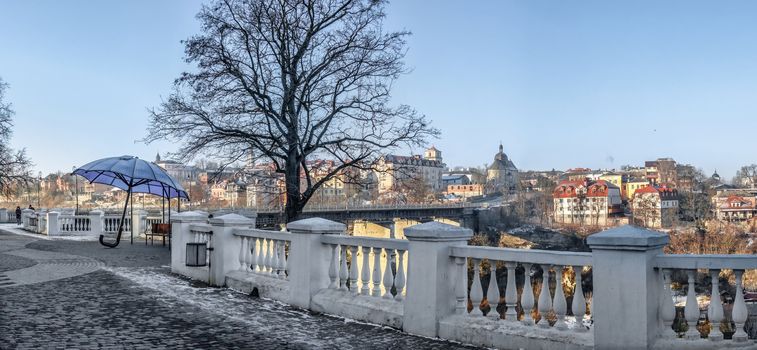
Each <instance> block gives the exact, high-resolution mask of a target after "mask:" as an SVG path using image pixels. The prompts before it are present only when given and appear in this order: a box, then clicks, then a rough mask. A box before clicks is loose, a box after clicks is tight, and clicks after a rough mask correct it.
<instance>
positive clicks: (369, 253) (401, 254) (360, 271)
mask: <svg viewBox="0 0 757 350" xmlns="http://www.w3.org/2000/svg"><path fill="white" fill-rule="evenodd" d="M321 243H323V244H325V245H327V246H329V248H330V251H331V258H330V260H329V266H328V276H329V281H330V283H329V288H331V289H341V290H344V291H349V292H350V293H352V294H360V295H367V296H373V297H381V298H385V299H394V300H397V301H401V300H403V299H404V296H405V294H406V292H407V291H406V290H405V285H406V277H405V276H406V275H407V266H406V263H405V262H406V261H407V259H408V254H407V251H408V241H406V240H399V239H385V238H368V237H354V236H344V235H323V236H322V237H321ZM382 271H383V272H382Z"/></svg>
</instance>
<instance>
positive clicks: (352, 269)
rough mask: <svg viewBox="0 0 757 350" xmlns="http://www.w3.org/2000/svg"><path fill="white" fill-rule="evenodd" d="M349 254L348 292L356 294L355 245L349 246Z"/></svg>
mask: <svg viewBox="0 0 757 350" xmlns="http://www.w3.org/2000/svg"><path fill="white" fill-rule="evenodd" d="M350 256H351V258H350V292H351V293H352V294H357V293H358V288H357V259H358V258H357V246H351V247H350Z"/></svg>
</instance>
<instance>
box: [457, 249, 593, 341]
mask: <svg viewBox="0 0 757 350" xmlns="http://www.w3.org/2000/svg"><path fill="white" fill-rule="evenodd" d="M450 256H451V257H453V258H454V261H455V266H456V268H455V269H456V273H455V276H457V277H456V280H457V281H459V282H458V283H457V284H456V288H455V298H456V304H455V305H456V307H455V310H456V313H457V314H458V315H470V316H471V317H474V318H475V317H479V318H482V319H483V318H488V319H491V320H493V321H494V322H499V321H500V320H502V319H503V318H504V321H505V322H512V324H515V323H520V324H522V325H524V326H534V324H535V323H536V325H537V327H536V328H535V329H540V328H543V329H546V328H553V329H556V330H559V331H573V332H586V331H587V330H588V328H587V327H586V325H585V323H584V322H583V321H584V316H585V314H586V306H587V305H586V299H585V297H584V293H585V291H584V290H583V286H582V272H583V271H584V269H585V268H587V267H589V266H591V261H592V257H591V253H575V252H557V251H544V250H523V249H508V248H493V247H474V246H461V247H452V248H451V254H450ZM468 261H469V262H470V268H471V269H472V270H473V279H472V281H471V282H470V284H467V280H468V279H467V274H468V266H469V265H468V263H467V262H468ZM484 262H487V263H486V264H484ZM498 263H501V264H498ZM487 265H488V269H489V271H488V275H489V282H488V288H487V290H486V292H485V293H484V290H483V288H482V285H483V283H482V280H481V275H482V272H483V271H482V269H483V268H484V266H487ZM498 265H499V266H498ZM500 266H502V267H504V270H505V271H506V274H507V281H506V283H504V284H503V283H502V282H501V281H500V280H499V279H498V278H497V269H498V268H499V267H500ZM568 269H570V270H572V272H573V273H574V274H575V283H574V285H573V286H568V287H573V290H574V293H573V298H572V304H571V311H572V313H571V314H572V317H571V318H572V319H571V320H570V321H572V322H570V323H571V325H572V326H570V327H569V325H568V323H567V322H566V318H567V317H569V316H568V307H567V301H566V296H565V293H564V291H563V281H564V279H563V276H564V274H566V273H568V271H567V270H568ZM521 271H522V272H521ZM539 273H541V279H542V280H541V288H540V289H539V290H538V291H536V290H535V288H534V287H533V285H532V279H531V278H532V277H534V276H535V275H538V274H539ZM517 275H522V276H523V281H524V282H523V285H521V287H520V288H518V286H517V283H516V280H517V279H516V278H517V277H516V276H517ZM551 276H554V285H555V292H554V295H551V294H550V288H549V286H550V277H551ZM469 287H470V293H469V294H468V295H467V297H466V294H467V291H468V288H469ZM500 290H504V291H505V294H504V295H502V294H501V293H500ZM518 290H520V291H521V292H520V293H519V292H518ZM502 299H504V304H505V312H504V314H500V313H499V311H498V310H497V307H498V306H499V305H500V304H501V301H502ZM468 300H470V303H471V304H472V309H471V311H470V313H469V312H468ZM483 300H486V301H487V304H488V305H489V308H488V312H487V314H486V316H484V312H483V311H484V310H485V309H484V308H482V307H481V306H482V303H483ZM535 300H538V307H537V310H534V306H535ZM518 304H520V309H521V311H520V312H519V310H518V307H517V306H518ZM537 311H538V312H537ZM551 313H554V317H555V320H554V323H553V324H551V325H550V322H549V319H550V318H551V315H550V314H551ZM533 315H536V319H534V317H533Z"/></svg>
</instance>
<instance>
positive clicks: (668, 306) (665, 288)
mask: <svg viewBox="0 0 757 350" xmlns="http://www.w3.org/2000/svg"><path fill="white" fill-rule="evenodd" d="M660 305H661V306H660V318H661V319H662V324H663V325H664V327H665V328H664V329H663V332H662V336H663V337H665V338H677V336H678V333H677V332H676V331H675V330H673V321H675V318H676V308H675V305H673V294H672V290H671V288H670V269H663V270H662V301H661V303H660ZM671 332H672V333H671Z"/></svg>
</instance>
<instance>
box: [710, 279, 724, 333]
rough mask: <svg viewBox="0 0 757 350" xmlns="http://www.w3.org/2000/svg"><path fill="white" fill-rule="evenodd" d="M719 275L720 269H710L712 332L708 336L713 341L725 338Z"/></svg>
mask: <svg viewBox="0 0 757 350" xmlns="http://www.w3.org/2000/svg"><path fill="white" fill-rule="evenodd" d="M719 275H720V270H718V269H710V280H711V281H712V293H710V306H709V307H708V308H707V318H708V319H709V320H710V334H709V335H708V336H707V338H709V339H710V340H712V341H720V340H723V332H721V331H720V322H721V321H722V320H723V304H722V303H721V302H720V286H719V285H718V284H719V281H718V276H719Z"/></svg>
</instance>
